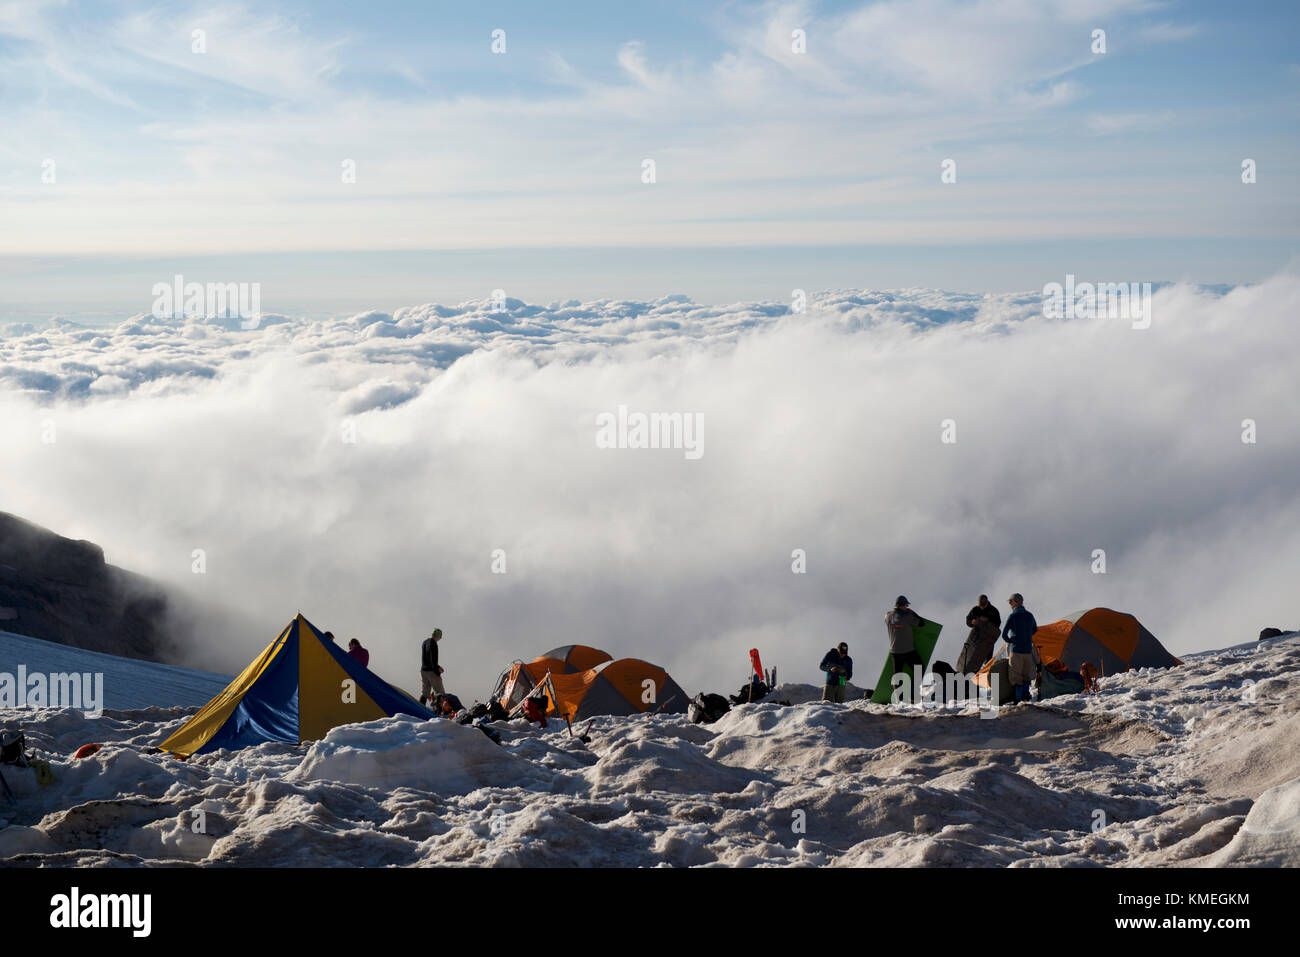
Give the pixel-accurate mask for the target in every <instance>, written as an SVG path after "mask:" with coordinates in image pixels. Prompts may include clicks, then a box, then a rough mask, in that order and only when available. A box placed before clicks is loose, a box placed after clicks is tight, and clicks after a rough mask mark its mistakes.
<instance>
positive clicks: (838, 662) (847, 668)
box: [817, 641, 853, 704]
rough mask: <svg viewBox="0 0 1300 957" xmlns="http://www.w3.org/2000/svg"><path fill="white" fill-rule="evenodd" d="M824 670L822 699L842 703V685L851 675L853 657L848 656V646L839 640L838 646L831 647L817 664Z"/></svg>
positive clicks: (843, 685)
mask: <svg viewBox="0 0 1300 957" xmlns="http://www.w3.org/2000/svg"><path fill="white" fill-rule="evenodd" d="M817 667H819V668H820V669H821V670H822V671H824V672H826V687H824V688H823V689H822V700H823V701H834V702H835V703H836V704H843V703H844V687H845V685H847V684H848V683H849V679H850V678H852V677H853V659H852V658H850V657H849V646H848V644H846V643H845V642H843V641H841V642H840V644H839V647H838V648H832V649H831V650H830V651H828V652H826V654H825V655H823V656H822V663H821V664H820V665H818V666H817Z"/></svg>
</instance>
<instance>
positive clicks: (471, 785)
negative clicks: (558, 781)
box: [285, 715, 550, 794]
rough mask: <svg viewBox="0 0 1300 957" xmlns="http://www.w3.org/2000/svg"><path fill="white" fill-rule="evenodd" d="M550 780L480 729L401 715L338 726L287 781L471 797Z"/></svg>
mask: <svg viewBox="0 0 1300 957" xmlns="http://www.w3.org/2000/svg"><path fill="white" fill-rule="evenodd" d="M549 777H550V776H549V775H547V774H545V773H544V772H543V771H541V770H540V769H539V768H538V767H537V766H536V765H535V764H532V763H531V762H528V761H523V760H520V759H519V758H516V757H514V756H513V755H511V754H509V753H508V752H506V751H504V750H502V748H501V747H500V746H499V745H497V744H494V743H493V742H492V741H491V740H490V739H489V738H488V737H487V735H485V734H483V732H482V731H480V730H478V729H477V728H471V727H466V726H464V725H459V724H456V723H455V722H454V721H420V720H418V719H415V718H411V717H408V716H406V715H398V716H396V717H392V718H380V719H378V720H376V721H367V722H364V723H362V724H349V725H344V726H342V727H339V728H334V729H333V730H332V731H330V732H329V734H327V735H326V736H325V737H324V738H323V739H322V740H320V741H317V742H315V743H314V744H312V745H311V746H310V747H309V748H308V750H307V754H306V756H305V757H304V758H303V759H302V763H301V764H299V765H298V767H296V768H295V769H294V770H293V771H291V772H290V773H289V774H287V775H286V776H285V780H287V781H292V782H301V781H338V782H346V783H348V784H353V785H357V786H360V787H375V788H382V789H385V790H391V789H392V788H397V787H409V788H418V789H421V790H425V791H430V792H433V793H436V794H468V793H469V792H470V791H474V790H477V789H478V788H481V787H517V786H520V785H522V784H525V783H528V784H537V783H539V782H542V781H546V780H549Z"/></svg>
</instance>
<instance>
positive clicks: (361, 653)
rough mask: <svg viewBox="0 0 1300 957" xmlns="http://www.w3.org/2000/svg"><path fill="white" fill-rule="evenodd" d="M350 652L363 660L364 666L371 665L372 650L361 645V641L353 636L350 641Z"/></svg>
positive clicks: (360, 660)
mask: <svg viewBox="0 0 1300 957" xmlns="http://www.w3.org/2000/svg"><path fill="white" fill-rule="evenodd" d="M348 654H350V655H351V656H352V657H353V658H355V659H357V661H359V662H361V667H362V668H368V667H370V652H368V651H366V649H364V648H362V647H361V642H359V641H357V639H355V638H352V639H350V640H349V641H348Z"/></svg>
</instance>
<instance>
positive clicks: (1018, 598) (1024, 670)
mask: <svg viewBox="0 0 1300 957" xmlns="http://www.w3.org/2000/svg"><path fill="white" fill-rule="evenodd" d="M1007 601H1008V602H1010V604H1011V614H1009V615H1007V623H1006V625H1004V626H1003V628H1002V637H1003V638H1005V639H1006V642H1007V644H1008V645H1009V646H1010V648H1011V655H1010V658H1011V661H1010V671H1011V687H1012V689H1013V690H1014V691H1015V694H1016V703H1017V704H1018V703H1020V702H1021V701H1030V700H1032V697H1031V695H1032V692H1031V691H1030V690H1029V683H1030V682H1031V681H1033V680H1034V679H1035V678H1037V677H1038V662H1037V660H1036V657H1035V655H1034V632H1036V631H1038V622H1037V621H1035V620H1034V616H1033V615H1031V614H1030V613H1029V609H1028V608H1026V607H1025V599H1024V597H1023V596H1022V595H1021V594H1020V592H1016V593H1015V594H1014V595H1012V596H1011V597H1010V598H1008V599H1007Z"/></svg>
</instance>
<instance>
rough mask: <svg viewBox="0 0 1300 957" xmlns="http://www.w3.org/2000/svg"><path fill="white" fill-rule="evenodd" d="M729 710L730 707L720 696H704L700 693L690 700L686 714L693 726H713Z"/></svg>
mask: <svg viewBox="0 0 1300 957" xmlns="http://www.w3.org/2000/svg"><path fill="white" fill-rule="evenodd" d="M730 710H731V705H729V704H728V703H727V699H726V698H724V697H722V695H720V694H705V693H704V692H703V691H701V692H700V693H699V694H697V695H696V696H695V697H694V698H693V699H691V703H690V706H689V707H688V708H687V709H686V713H687V715H688V716H689V717H690V719H691V722H692V723H693V724H713V722H715V721H717V720H718V719H719V718H721V717H722V716H723V715H724V714H726V713H727V712H728V711H730Z"/></svg>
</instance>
